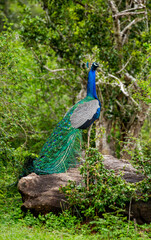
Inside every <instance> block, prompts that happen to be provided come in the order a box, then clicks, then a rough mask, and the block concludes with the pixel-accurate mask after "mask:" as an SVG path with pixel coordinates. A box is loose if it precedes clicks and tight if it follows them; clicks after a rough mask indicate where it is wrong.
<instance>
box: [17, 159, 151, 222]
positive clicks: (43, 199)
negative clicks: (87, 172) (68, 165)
mask: <svg viewBox="0 0 151 240" xmlns="http://www.w3.org/2000/svg"><path fill="white" fill-rule="evenodd" d="M104 166H105V168H107V169H113V170H114V171H115V174H119V172H120V173H121V172H122V173H123V174H122V176H123V178H124V179H125V180H126V181H127V182H131V183H135V182H139V181H141V180H143V178H144V176H143V175H142V174H141V173H138V171H137V170H136V169H135V168H134V167H133V166H132V165H131V164H130V163H129V162H128V161H126V160H119V159H117V158H114V157H113V156H110V155H105V156H104ZM69 180H70V181H75V182H76V183H77V184H78V183H79V182H80V181H81V175H80V172H79V168H78V167H76V168H72V169H69V170H68V171H67V172H66V173H59V174H50V175H36V174H35V173H31V174H29V175H28V176H26V177H23V178H21V179H20V181H19V183H18V189H19V192H20V193H21V195H22V200H23V205H22V209H23V210H24V211H26V210H30V211H32V212H33V213H34V214H35V215H38V214H39V213H42V214H46V213H48V212H50V211H52V212H54V213H58V212H60V211H62V209H64V208H65V207H66V205H67V201H66V198H65V197H64V195H63V194H62V193H61V192H60V191H59V188H60V186H61V185H62V186H65V185H67V183H68V181H69ZM131 217H132V218H136V220H137V222H138V223H143V222H147V223H149V222H151V200H149V201H148V202H143V201H139V202H132V205H131Z"/></svg>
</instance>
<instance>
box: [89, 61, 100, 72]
mask: <svg viewBox="0 0 151 240" xmlns="http://www.w3.org/2000/svg"><path fill="white" fill-rule="evenodd" d="M97 67H99V64H98V63H96V62H94V63H92V67H91V69H92V70H94V71H95V70H96V69H97Z"/></svg>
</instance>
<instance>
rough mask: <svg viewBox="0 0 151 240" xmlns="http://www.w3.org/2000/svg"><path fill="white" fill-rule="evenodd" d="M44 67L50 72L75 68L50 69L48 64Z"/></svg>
mask: <svg viewBox="0 0 151 240" xmlns="http://www.w3.org/2000/svg"><path fill="white" fill-rule="evenodd" d="M43 68H45V69H47V70H48V71H49V72H61V71H68V70H74V68H68V69H66V68H60V69H50V68H48V67H47V66H45V65H44V66H43Z"/></svg>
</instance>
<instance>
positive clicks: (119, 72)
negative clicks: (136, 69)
mask: <svg viewBox="0 0 151 240" xmlns="http://www.w3.org/2000/svg"><path fill="white" fill-rule="evenodd" d="M131 59H132V56H130V58H129V59H128V61H127V63H125V65H124V66H123V67H122V68H121V69H120V70H119V71H118V72H116V73H117V74H119V73H120V72H122V71H123V70H124V69H125V68H126V67H127V65H128V64H129V62H130V61H131Z"/></svg>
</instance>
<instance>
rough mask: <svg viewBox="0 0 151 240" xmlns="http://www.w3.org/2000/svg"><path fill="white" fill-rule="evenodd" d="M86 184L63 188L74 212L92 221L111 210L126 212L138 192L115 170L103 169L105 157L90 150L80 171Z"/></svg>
mask: <svg viewBox="0 0 151 240" xmlns="http://www.w3.org/2000/svg"><path fill="white" fill-rule="evenodd" d="M80 172H81V175H82V176H83V183H81V184H80V185H78V186H76V183H74V182H70V183H69V184H68V186H66V187H62V188H61V190H62V191H63V192H64V193H65V196H66V197H67V200H68V202H69V204H70V206H71V207H72V208H75V210H76V209H77V211H78V212H79V213H80V215H81V216H84V217H88V218H90V219H93V218H94V217H95V216H97V215H100V214H101V213H103V212H105V211H106V210H107V209H108V210H109V209H110V210H117V209H119V208H123V207H124V206H125V203H126V202H128V201H129V200H130V198H131V197H132V195H133V194H134V191H135V186H134V185H133V184H128V183H126V182H125V181H124V180H123V179H122V178H121V177H120V176H116V175H115V174H114V172H113V171H112V170H107V169H105V168H104V165H103V157H102V155H101V154H100V153H99V152H98V151H97V149H93V148H90V149H89V150H88V151H87V152H86V157H85V163H84V164H83V166H82V167H81V169H80Z"/></svg>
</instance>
